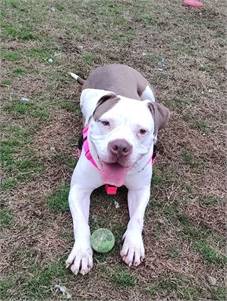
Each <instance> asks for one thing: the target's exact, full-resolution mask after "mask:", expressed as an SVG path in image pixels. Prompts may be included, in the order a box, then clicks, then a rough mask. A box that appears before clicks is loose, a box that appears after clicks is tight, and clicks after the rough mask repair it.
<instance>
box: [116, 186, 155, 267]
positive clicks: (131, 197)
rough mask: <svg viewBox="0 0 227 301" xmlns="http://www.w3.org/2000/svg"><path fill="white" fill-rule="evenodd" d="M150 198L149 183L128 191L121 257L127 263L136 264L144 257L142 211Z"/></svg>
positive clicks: (143, 211)
mask: <svg viewBox="0 0 227 301" xmlns="http://www.w3.org/2000/svg"><path fill="white" fill-rule="evenodd" d="M149 198H150V185H147V186H146V187H144V188H143V189H138V190H129V191H128V209H129V216H130V220H129V223H128V226H127V230H126V232H125V234H124V236H123V239H124V243H123V247H122V250H121V257H122V259H123V261H124V262H125V263H126V264H127V265H128V266H131V265H134V266H138V265H139V264H140V263H141V262H142V260H143V259H144V256H145V252H144V245H143V238H142V230H143V220H144V213H145V209H146V206H147V203H148V201H149Z"/></svg>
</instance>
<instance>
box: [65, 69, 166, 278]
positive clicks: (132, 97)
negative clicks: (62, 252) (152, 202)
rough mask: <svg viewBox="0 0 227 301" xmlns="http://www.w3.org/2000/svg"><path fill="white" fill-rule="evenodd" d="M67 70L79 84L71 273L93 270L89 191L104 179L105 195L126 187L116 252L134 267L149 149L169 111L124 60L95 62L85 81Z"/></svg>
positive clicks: (140, 248)
mask: <svg viewBox="0 0 227 301" xmlns="http://www.w3.org/2000/svg"><path fill="white" fill-rule="evenodd" d="M71 75H72V76H73V77H74V78H75V79H77V81H78V82H79V83H81V84H83V91H82V94H81V98H80V106H81V110H82V113H83V117H84V131H83V138H84V142H83V149H82V153H81V156H80V158H79V161H78V163H77V165H76V167H75V170H74V172H73V175H72V180H71V187H70V193H69V206H70V210H71V214H72V218H73V230H74V238H75V243H74V246H73V248H72V251H71V253H70V255H69V257H68V259H67V261H66V265H67V267H69V266H70V267H71V270H72V272H73V273H75V274H77V273H78V272H80V273H81V274H86V273H88V272H89V271H90V270H91V268H92V266H93V260H92V249H91V244H90V228H89V225H88V218H89V207H90V195H91V193H92V191H93V190H94V189H96V188H97V187H99V186H102V185H104V184H107V193H109V194H113V193H114V192H115V190H116V187H120V186H122V185H125V186H126V187H127V188H128V208H129V215H130V219H129V223H128V226H127V230H126V232H125V233H124V236H123V238H124V243H123V247H122V250H121V252H120V254H121V257H122V259H123V261H124V262H125V263H126V264H127V265H128V266H131V265H134V266H138V265H139V264H140V263H141V262H142V260H143V259H144V256H145V252H144V245H143V238H142V229H143V219H144V212H145V209H146V206H147V203H148V201H149V198H150V183H151V177H152V156H153V149H154V144H155V143H156V141H157V134H158V131H159V130H160V129H162V128H164V127H165V126H166V124H167V121H168V119H169V110H168V109H167V108H166V107H165V106H163V105H161V104H159V103H157V102H155V97H154V94H153V92H152V89H151V88H150V86H149V83H148V82H147V80H146V79H145V78H144V77H143V76H142V75H141V74H140V73H139V72H137V71H136V70H134V69H132V68H130V67H128V66H126V65H120V64H113V65H105V66H103V67H99V68H97V69H95V70H94V71H93V72H92V73H91V74H90V75H89V77H88V78H87V80H86V81H85V80H83V79H81V78H80V77H79V76H77V75H76V74H74V73H71Z"/></svg>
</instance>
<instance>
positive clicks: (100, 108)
mask: <svg viewBox="0 0 227 301" xmlns="http://www.w3.org/2000/svg"><path fill="white" fill-rule="evenodd" d="M119 100H120V98H119V97H117V96H116V95H115V94H107V95H104V96H103V97H101V98H100V99H99V101H98V103H97V106H96V108H95V110H94V113H93V117H94V119H95V120H98V119H99V118H100V117H101V116H102V115H103V114H104V113H106V112H107V111H109V110H110V109H111V108H112V107H113V106H114V105H115V104H116V103H118V101H119Z"/></svg>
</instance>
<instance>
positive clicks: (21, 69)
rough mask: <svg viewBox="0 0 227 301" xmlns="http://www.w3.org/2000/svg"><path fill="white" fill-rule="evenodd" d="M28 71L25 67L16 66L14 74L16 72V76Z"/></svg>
mask: <svg viewBox="0 0 227 301" xmlns="http://www.w3.org/2000/svg"><path fill="white" fill-rule="evenodd" d="M26 73H27V71H26V69H24V68H16V69H14V70H13V74H15V75H16V76H22V75H24V74H26Z"/></svg>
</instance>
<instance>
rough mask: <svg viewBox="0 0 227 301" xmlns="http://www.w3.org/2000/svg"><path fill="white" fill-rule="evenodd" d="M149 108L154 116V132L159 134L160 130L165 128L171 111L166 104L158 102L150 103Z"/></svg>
mask: <svg viewBox="0 0 227 301" xmlns="http://www.w3.org/2000/svg"><path fill="white" fill-rule="evenodd" d="M148 108H149V110H150V112H151V114H152V116H153V118H154V133H155V134H156V135H157V134H158V131H159V130H161V129H163V128H165V127H166V125H167V123H168V121H169V117H170V111H169V109H167V107H165V106H164V105H162V104H160V103H158V102H150V103H148Z"/></svg>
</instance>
